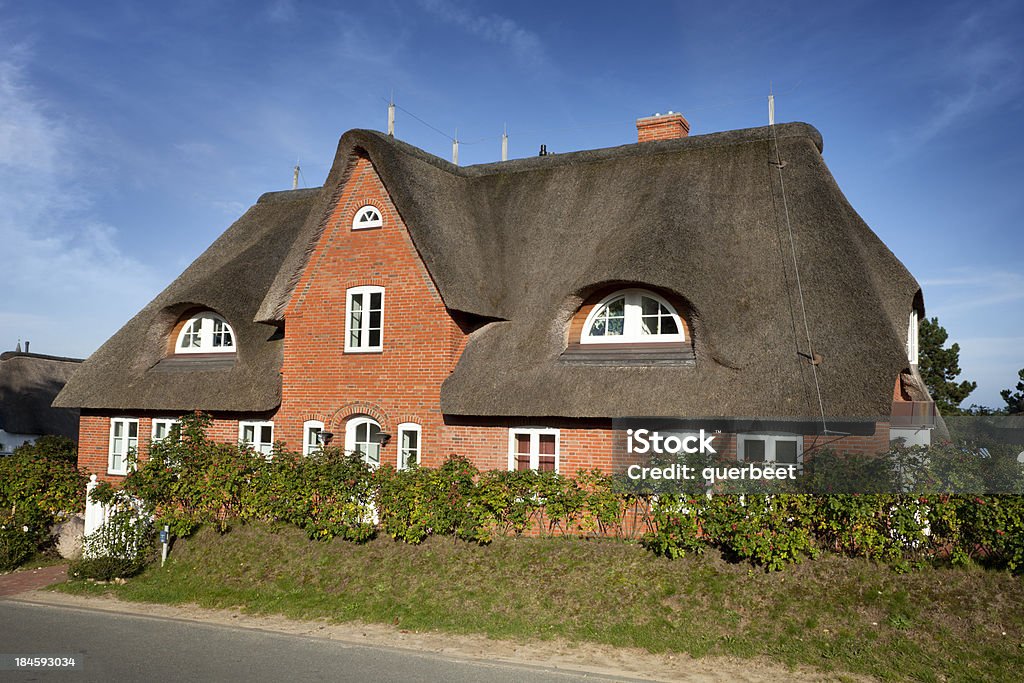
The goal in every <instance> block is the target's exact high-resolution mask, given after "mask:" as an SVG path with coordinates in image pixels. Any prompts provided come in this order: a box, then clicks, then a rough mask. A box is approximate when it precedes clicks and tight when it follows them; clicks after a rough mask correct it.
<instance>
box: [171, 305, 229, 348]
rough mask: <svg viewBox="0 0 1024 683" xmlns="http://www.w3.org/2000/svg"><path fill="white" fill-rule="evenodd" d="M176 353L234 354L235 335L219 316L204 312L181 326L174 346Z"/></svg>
mask: <svg viewBox="0 0 1024 683" xmlns="http://www.w3.org/2000/svg"><path fill="white" fill-rule="evenodd" d="M174 351H175V352H176V353H234V351H235V333H234V331H233V330H232V329H231V325H228V322H227V321H226V320H224V318H222V317H221V316H219V315H217V314H216V313H213V312H211V311H204V312H203V313H200V314H198V315H195V316H193V317H192V318H190V319H189V320H188V322H186V323H185V324H184V326H182V328H181V332H179V333H178V340H177V342H175V344H174Z"/></svg>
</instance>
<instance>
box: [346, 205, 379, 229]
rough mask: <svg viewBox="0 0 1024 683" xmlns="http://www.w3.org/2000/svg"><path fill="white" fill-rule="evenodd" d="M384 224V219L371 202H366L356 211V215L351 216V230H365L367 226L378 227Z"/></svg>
mask: <svg viewBox="0 0 1024 683" xmlns="http://www.w3.org/2000/svg"><path fill="white" fill-rule="evenodd" d="M382 225H384V219H383V218H381V215H380V209H378V208H377V207H376V206H373V205H372V204H367V205H366V206H364V207H362V208H361V209H359V210H358V211H356V215H355V216H353V217H352V229H353V230H365V229H367V228H379V227H381V226H382Z"/></svg>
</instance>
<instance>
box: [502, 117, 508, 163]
mask: <svg viewBox="0 0 1024 683" xmlns="http://www.w3.org/2000/svg"><path fill="white" fill-rule="evenodd" d="M501 160H502V161H508V125H507V124H506V125H505V130H504V132H502V134H501Z"/></svg>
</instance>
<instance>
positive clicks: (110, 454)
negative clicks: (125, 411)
mask: <svg viewBox="0 0 1024 683" xmlns="http://www.w3.org/2000/svg"><path fill="white" fill-rule="evenodd" d="M118 424H120V425H122V427H123V429H124V432H123V437H121V438H122V441H123V445H124V448H123V452H121V453H115V452H114V432H115V429H116V425H118ZM133 426H134V427H135V437H134V442H135V443H134V445H133V444H132V441H133V438H132V437H131V436H130V434H131V428H132V427H133ZM133 450H134V451H135V455H136V457H138V454H139V421H138V419H137V418H134V417H112V418H110V440H109V442H108V444H107V474H120V475H125V474H128V454H129V453H131V452H132V451H133ZM115 455H119V456H120V457H121V468H120V469H115V468H114V456H115Z"/></svg>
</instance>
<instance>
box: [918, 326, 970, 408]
mask: <svg viewBox="0 0 1024 683" xmlns="http://www.w3.org/2000/svg"><path fill="white" fill-rule="evenodd" d="M947 339H949V333H948V332H946V330H945V328H944V327H942V325H940V324H939V319H938V318H932V319H931V320H929V319H927V318H925V319H924V320H922V321H921V327H920V329H919V332H918V348H919V351H920V356H919V360H918V366H917V367H918V370H919V371H920V372H921V377H922V378H923V379H924V383H925V385H926V386H927V387H928V392H929V393H930V394H931V395H932V399H933V400H934V401H935V406H936V407H937V408H938V409H939V412H940V413H941V414H943V415H961V414H963V412H964V411H963V410H961V409H960V403H961V402H963V400H964V399H965V398H967V396H968V395H969V394H970V393H971V392H972V391H974V390H975V389H977V388H978V383H977V382H968V381H966V380H965V381H963V382H957V381H955V380H956V378H957V377H958V376H959V375H960V345H959V344H953V345H952V346H950V347H949V348H948V349H947V348H945V345H946V340H947Z"/></svg>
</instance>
